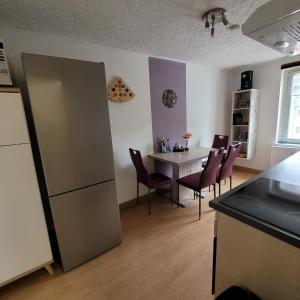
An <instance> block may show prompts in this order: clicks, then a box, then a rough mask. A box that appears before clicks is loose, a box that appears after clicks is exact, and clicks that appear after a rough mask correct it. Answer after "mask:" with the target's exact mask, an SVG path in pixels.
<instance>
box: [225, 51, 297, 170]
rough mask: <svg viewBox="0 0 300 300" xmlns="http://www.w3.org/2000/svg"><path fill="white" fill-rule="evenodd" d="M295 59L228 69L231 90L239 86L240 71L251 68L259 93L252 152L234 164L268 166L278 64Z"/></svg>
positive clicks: (272, 134) (264, 167) (274, 115)
mask: <svg viewBox="0 0 300 300" xmlns="http://www.w3.org/2000/svg"><path fill="white" fill-rule="evenodd" d="M297 60H300V58H299V56H298V57H289V58H283V59H278V60H274V61H271V62H268V63H263V64H257V65H254V66H244V67H240V68H236V69H232V70H230V71H228V78H231V90H232V91H234V90H237V89H239V88H240V75H241V72H243V71H246V70H253V71H254V75H253V79H254V80H253V88H255V89H259V93H260V96H259V101H260V102H259V110H258V112H259V116H258V129H257V140H256V151H255V156H254V158H253V159H252V160H249V161H241V160H240V161H239V162H238V163H237V164H238V165H241V166H244V167H248V168H253V169H258V170H266V169H268V168H269V167H270V159H271V147H272V145H274V143H275V138H276V127H277V116H278V104H279V93H280V79H281V69H280V67H281V65H282V64H285V63H289V62H292V61H297Z"/></svg>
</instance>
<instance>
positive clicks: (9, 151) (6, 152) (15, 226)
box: [0, 89, 53, 286]
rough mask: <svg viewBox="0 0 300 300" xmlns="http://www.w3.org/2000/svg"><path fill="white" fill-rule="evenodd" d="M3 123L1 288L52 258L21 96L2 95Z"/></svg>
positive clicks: (0, 112)
mask: <svg viewBox="0 0 300 300" xmlns="http://www.w3.org/2000/svg"><path fill="white" fill-rule="evenodd" d="M8 90H9V89H8ZM0 119H1V121H0V125H1V128H0V166H1V167H0V241H1V247H0V266H1V267H0V286H2V285H4V284H7V283H9V282H10V281H12V280H14V279H16V278H19V277H21V276H23V275H26V274H28V273H30V272H31V271H33V270H36V269H38V268H42V267H46V266H48V265H49V264H51V263H52V262H53V257H52V252H51V247H50V241H49V236H48V231H47V226H46V221H45V216H44V211H43V206H42V201H41V196H40V191H39V186H38V181H37V176H36V171H35V167H34V162H33V156H32V150H31V145H30V143H29V138H28V130H27V125H26V120H25V116H24V108H23V103H22V98H21V94H20V93H15V92H14V93H9V92H0Z"/></svg>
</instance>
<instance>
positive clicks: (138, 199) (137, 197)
mask: <svg viewBox="0 0 300 300" xmlns="http://www.w3.org/2000/svg"><path fill="white" fill-rule="evenodd" d="M139 186H140V184H139V182H137V185H136V204H137V205H139V204H140V198H139Z"/></svg>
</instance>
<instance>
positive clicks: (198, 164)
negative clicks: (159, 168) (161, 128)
mask: <svg viewBox="0 0 300 300" xmlns="http://www.w3.org/2000/svg"><path fill="white" fill-rule="evenodd" d="M211 150H212V148H209V147H196V146H194V147H191V148H190V149H189V151H185V152H168V153H154V154H149V155H148V156H149V158H151V159H153V160H157V161H161V162H164V163H166V164H170V165H172V169H173V178H172V194H173V201H174V202H175V203H178V204H179V206H181V207H185V206H187V205H188V204H189V203H190V200H191V199H192V198H193V197H192V195H193V192H192V191H191V190H189V189H187V188H185V187H183V186H180V187H178V184H177V182H176V181H177V179H179V178H181V177H183V176H186V175H189V174H193V173H196V172H199V171H201V169H202V160H205V159H207V157H208V155H209V152H210V151H211Z"/></svg>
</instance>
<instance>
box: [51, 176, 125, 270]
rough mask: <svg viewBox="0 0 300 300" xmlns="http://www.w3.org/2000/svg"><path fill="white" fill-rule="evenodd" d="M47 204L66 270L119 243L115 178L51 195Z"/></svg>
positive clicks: (118, 216)
mask: <svg viewBox="0 0 300 300" xmlns="http://www.w3.org/2000/svg"><path fill="white" fill-rule="evenodd" d="M50 204H51V209H52V213H53V218H54V224H55V230H56V235H57V240H58V246H59V251H60V255H61V259H62V265H63V269H64V270H65V271H68V270H70V269H72V268H74V267H76V266H78V265H80V264H82V263H84V262H86V261H88V260H90V259H92V258H94V257H95V256H97V255H99V254H100V253H102V252H104V251H107V250H109V249H110V248H112V247H114V246H116V245H118V244H119V243H120V242H121V228H120V214H119V207H118V203H117V195H116V183H115V180H111V181H108V182H105V183H101V184H98V185H95V186H91V187H87V188H84V189H80V190H76V191H73V192H70V193H66V194H63V195H59V196H54V197H51V198H50Z"/></svg>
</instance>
